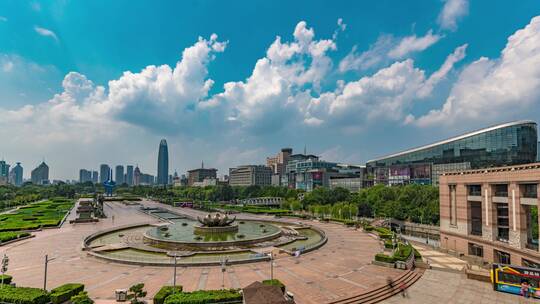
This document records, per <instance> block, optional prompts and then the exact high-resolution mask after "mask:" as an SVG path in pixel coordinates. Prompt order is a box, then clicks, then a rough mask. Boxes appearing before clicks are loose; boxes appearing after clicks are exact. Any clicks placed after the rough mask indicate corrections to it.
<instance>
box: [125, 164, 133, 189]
mask: <svg viewBox="0 0 540 304" xmlns="http://www.w3.org/2000/svg"><path fill="white" fill-rule="evenodd" d="M126 184H128V185H129V186H133V166H132V165H127V166H126Z"/></svg>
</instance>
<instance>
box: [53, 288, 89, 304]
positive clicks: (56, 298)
mask: <svg viewBox="0 0 540 304" xmlns="http://www.w3.org/2000/svg"><path fill="white" fill-rule="evenodd" d="M83 290H84V285H83V284H79V283H68V284H64V285H61V286H58V287H56V288H54V289H53V290H51V302H52V303H53V304H60V303H64V302H66V301H68V300H69V299H71V297H73V296H75V295H78V294H79V293H80V292H81V291H83Z"/></svg>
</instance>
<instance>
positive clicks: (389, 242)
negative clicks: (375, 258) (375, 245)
mask: <svg viewBox="0 0 540 304" xmlns="http://www.w3.org/2000/svg"><path fill="white" fill-rule="evenodd" d="M384 248H388V249H393V248H394V244H392V240H385V241H384Z"/></svg>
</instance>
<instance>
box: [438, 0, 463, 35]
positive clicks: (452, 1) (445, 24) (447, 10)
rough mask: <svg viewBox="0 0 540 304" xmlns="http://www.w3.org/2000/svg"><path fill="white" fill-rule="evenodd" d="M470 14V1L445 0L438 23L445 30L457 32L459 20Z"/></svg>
mask: <svg viewBox="0 0 540 304" xmlns="http://www.w3.org/2000/svg"><path fill="white" fill-rule="evenodd" d="M468 13H469V1H468V0H445V2H444V6H443V9H442V11H441V12H440V13H439V17H438V19H437V21H438V23H439V25H440V26H441V28H443V29H449V30H456V29H457V22H458V20H459V19H461V18H463V17H464V16H466V15H467V14H468Z"/></svg>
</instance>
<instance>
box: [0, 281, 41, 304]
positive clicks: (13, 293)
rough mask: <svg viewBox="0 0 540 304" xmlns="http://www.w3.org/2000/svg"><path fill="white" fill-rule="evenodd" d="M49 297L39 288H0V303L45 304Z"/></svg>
mask: <svg viewBox="0 0 540 304" xmlns="http://www.w3.org/2000/svg"><path fill="white" fill-rule="evenodd" d="M49 301H50V297H49V294H47V292H46V291H44V290H43V289H39V288H28V287H12V286H9V285H7V286H4V287H3V288H0V302H6V303H17V304H46V303H49Z"/></svg>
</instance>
